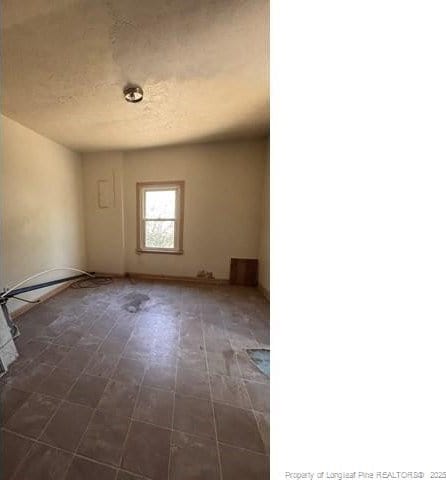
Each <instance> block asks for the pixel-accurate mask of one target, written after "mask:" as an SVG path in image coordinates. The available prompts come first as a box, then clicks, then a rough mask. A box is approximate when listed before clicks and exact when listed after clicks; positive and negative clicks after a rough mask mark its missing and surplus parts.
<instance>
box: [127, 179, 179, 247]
mask: <svg viewBox="0 0 446 480" xmlns="http://www.w3.org/2000/svg"><path fill="white" fill-rule="evenodd" d="M184 186H185V182H184V181H183V180H175V181H165V182H138V183H137V184H136V205H137V212H136V215H137V219H136V220H137V222H136V223H137V233H136V235H137V249H136V251H137V252H138V253H161V254H170V255H182V254H183V253H184V250H183V227H184ZM150 190H152V191H153V190H155V191H156V190H161V191H163V190H177V192H178V193H177V196H176V208H175V219H172V220H174V221H175V227H176V228H175V246H174V248H150V247H146V246H145V239H144V232H145V223H146V222H147V221H150V220H149V219H147V218H145V211H144V210H145V201H144V197H145V192H146V191H150ZM163 220H167V219H161V221H163ZM153 221H155V220H153Z"/></svg>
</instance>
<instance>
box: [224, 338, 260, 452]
mask: <svg viewBox="0 0 446 480" xmlns="http://www.w3.org/2000/svg"><path fill="white" fill-rule="evenodd" d="M229 342H230V343H231V347H232V342H231V340H229ZM235 362H236V364H237V368H238V370H239V373H240V377H241V383H242V384H243V387H244V389H245V391H246V393H247V395H248V399H249V404H250V405H251V413H252V414H253V415H254V420H255V422H256V425H257V432H258V433H259V435H260V439H261V440H262V443H263V448H264V449H265V452H264V453H265V454H266V453H267V451H268V448H267V447H266V442H265V440H264V438H263V435H262V431H261V429H260V423H259V420H258V419H257V415H256V410H254V404H253V403H252V400H251V395H250V394H249V391H248V389H247V388H246V379H245V378H243V377H242V369H241V368H240V364H239V363H238V358H237V357H236V358H235ZM257 383H260V382H257ZM268 391H269V384H268Z"/></svg>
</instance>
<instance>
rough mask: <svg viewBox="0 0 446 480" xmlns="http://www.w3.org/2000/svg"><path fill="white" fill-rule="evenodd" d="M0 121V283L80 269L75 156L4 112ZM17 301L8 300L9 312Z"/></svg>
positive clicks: (80, 231) (79, 167)
mask: <svg viewBox="0 0 446 480" xmlns="http://www.w3.org/2000/svg"><path fill="white" fill-rule="evenodd" d="M1 121H2V123H1V210H2V215H1V227H2V228H1V239H0V249H1V250H0V251H1V287H7V286H11V285H13V284H14V283H16V282H18V281H19V280H21V279H23V278H25V277H28V276H30V275H33V274H35V273H38V272H40V271H42V270H47V269H50V268H53V267H60V266H70V267H76V268H85V266H86V261H85V235H84V213H83V195H82V190H83V187H82V161H81V157H80V155H79V154H77V153H74V152H72V151H70V150H68V149H67V148H65V147H62V146H60V145H58V144H57V143H54V142H53V141H51V140H48V139H47V138H45V137H42V136H41V135H38V134H37V133H35V132H33V131H31V130H29V129H28V128H26V127H23V126H21V125H19V124H18V123H16V122H14V121H12V120H10V119H9V118H7V117H5V116H2V117H1ZM67 275H70V272H59V273H52V274H48V275H46V276H45V277H42V278H41V280H42V281H46V280H49V279H54V278H60V277H62V276H67ZM52 288H56V287H52ZM50 290H51V288H48V289H44V290H38V291H36V292H35V293H29V294H26V295H24V296H25V297H26V298H30V299H32V298H36V297H39V296H41V295H43V294H45V293H47V292H49V291H50ZM22 305H23V303H14V302H11V303H8V306H9V307H11V310H12V311H13V310H15V309H16V308H17V307H18V306H22Z"/></svg>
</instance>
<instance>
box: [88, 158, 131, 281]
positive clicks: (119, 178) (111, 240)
mask: <svg viewBox="0 0 446 480" xmlns="http://www.w3.org/2000/svg"><path fill="white" fill-rule="evenodd" d="M83 166H84V168H83V171H84V201H85V207H86V208H85V230H86V239H87V263H88V269H89V270H91V271H95V272H101V273H115V274H123V273H125V250H124V245H125V236H124V206H123V194H122V188H123V154H122V153H119V152H101V153H91V154H85V155H84V161H83ZM99 181H104V182H106V186H107V188H108V190H109V194H110V195H109V205H108V207H106V208H101V207H100V206H99V202H98V182H99Z"/></svg>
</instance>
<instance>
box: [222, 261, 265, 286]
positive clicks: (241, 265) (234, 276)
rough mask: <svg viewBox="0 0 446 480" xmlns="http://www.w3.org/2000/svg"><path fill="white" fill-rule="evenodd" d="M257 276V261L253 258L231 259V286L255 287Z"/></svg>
mask: <svg viewBox="0 0 446 480" xmlns="http://www.w3.org/2000/svg"><path fill="white" fill-rule="evenodd" d="M258 276H259V261H258V260H257V259H256V258H255V259H252V258H231V275H230V279H229V283H230V284H231V285H245V286H248V287H256V286H257V283H258Z"/></svg>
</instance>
